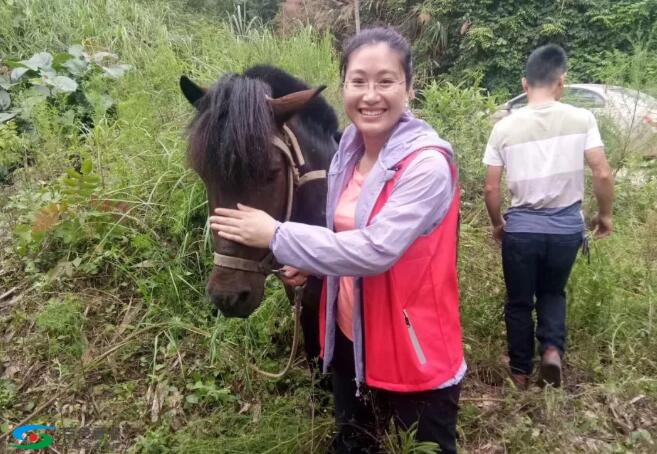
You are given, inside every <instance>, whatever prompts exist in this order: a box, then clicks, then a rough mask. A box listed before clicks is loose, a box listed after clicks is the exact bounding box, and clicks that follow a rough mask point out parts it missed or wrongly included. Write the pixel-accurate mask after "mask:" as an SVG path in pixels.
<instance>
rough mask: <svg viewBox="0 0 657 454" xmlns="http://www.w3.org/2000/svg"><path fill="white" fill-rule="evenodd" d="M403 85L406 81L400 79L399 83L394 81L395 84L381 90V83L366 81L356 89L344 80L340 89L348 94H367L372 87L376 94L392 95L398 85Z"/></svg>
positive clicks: (349, 81) (350, 82) (351, 83)
mask: <svg viewBox="0 0 657 454" xmlns="http://www.w3.org/2000/svg"><path fill="white" fill-rule="evenodd" d="M405 83H406V79H402V80H399V81H395V82H393V83H392V84H391V85H390V86H389V87H387V88H384V89H381V87H380V84H381V82H370V81H367V82H366V83H363V84H362V85H363V86H362V87H359V88H356V87H354V86H353V82H352V81H351V80H345V81H344V82H343V84H342V88H343V89H344V90H345V91H348V92H353V93H367V92H369V91H370V87H372V86H373V87H374V91H375V92H377V93H379V94H381V93H392V92H393V90H394V89H395V88H397V86H399V85H401V84H405Z"/></svg>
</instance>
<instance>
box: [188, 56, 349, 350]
mask: <svg viewBox="0 0 657 454" xmlns="http://www.w3.org/2000/svg"><path fill="white" fill-rule="evenodd" d="M180 87H181V89H182V92H183V94H184V95H185V97H186V98H187V100H188V101H189V102H190V103H192V104H193V105H194V106H195V107H196V109H197V111H196V115H195V116H194V119H193V120H192V122H191V124H190V126H189V144H188V160H189V163H190V165H191V167H192V168H193V169H194V170H195V171H196V172H197V173H198V175H199V176H200V177H201V179H202V180H203V182H204V183H205V187H206V189H207V194H208V208H209V211H210V212H211V213H212V212H213V211H214V209H215V208H217V207H230V208H235V207H236V204H237V203H238V202H239V203H243V204H245V205H249V206H252V207H255V208H258V209H261V210H264V211H266V212H267V213H269V214H270V215H271V216H272V217H274V218H275V219H278V220H285V218H286V217H289V220H292V221H298V222H304V223H308V224H315V225H324V224H325V199H326V189H327V188H326V179H325V178H322V177H321V174H320V173H319V172H318V171H322V170H323V171H326V170H327V169H328V166H329V163H330V160H331V158H332V156H333V154H334V153H335V150H336V148H337V138H338V137H339V136H338V134H339V133H338V121H337V117H336V115H335V112H334V111H333V109H331V107H330V106H329V105H328V104H327V102H326V101H325V100H324V99H323V98H322V97H321V96H320V95H319V92H320V91H321V90H322V89H323V87H322V88H319V89H309V87H308V86H307V85H306V84H304V83H303V82H301V81H300V80H298V79H296V78H294V77H292V76H291V75H289V74H287V73H286V72H284V71H282V70H280V69H277V68H274V67H271V66H264V65H261V66H254V67H252V68H250V69H248V70H247V71H245V72H244V74H242V75H237V74H229V75H224V76H223V77H221V78H220V79H219V80H218V81H217V82H216V83H215V84H214V85H213V86H212V87H210V88H209V89H205V88H201V87H199V86H198V85H196V84H195V83H193V82H192V81H191V80H189V79H188V78H187V77H185V76H183V77H182V78H181V79H180ZM297 143H298V146H297ZM290 194H291V195H290ZM286 215H287V216H286ZM213 240H214V241H213V242H214V251H215V266H214V268H213V269H212V273H211V275H210V278H209V281H208V285H207V291H208V294H209V296H210V299H211V300H212V302H213V303H214V305H215V306H216V307H217V308H218V309H219V310H221V312H222V313H223V314H224V315H225V316H227V317H248V316H249V315H250V314H251V313H252V312H253V311H254V310H255V309H256V308H257V307H258V306H259V305H260V302H261V300H262V296H263V292H264V281H265V277H266V274H267V273H268V272H270V271H271V269H272V268H274V267H275V266H277V264H274V263H273V262H272V259H273V258H272V257H271V254H270V253H269V251H267V250H263V249H256V248H250V247H246V246H242V245H239V244H237V243H233V242H231V241H227V240H225V239H221V238H219V237H218V236H217V235H216V233H215V234H213ZM320 286H321V284H320V281H319V280H318V279H316V278H314V277H311V278H309V280H308V283H307V285H306V290H305V292H304V296H303V301H302V307H303V311H302V315H301V324H302V329H303V333H304V339H305V343H304V344H305V350H306V354H307V356H308V358H309V359H312V358H314V357H316V356H317V355H318V353H319V343H318V304H319V293H320ZM286 291H287V295H288V298H291V297H292V293H293V292H292V289H289V288H287V289H286Z"/></svg>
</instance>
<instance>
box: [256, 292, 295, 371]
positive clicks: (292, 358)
mask: <svg viewBox="0 0 657 454" xmlns="http://www.w3.org/2000/svg"><path fill="white" fill-rule="evenodd" d="M305 288H306V284H303V285H299V286H297V287H294V309H293V311H294V336H293V337H292V350H291V351H290V356H289V357H288V358H287V364H286V365H285V367H284V368H283V370H281V371H280V372H278V373H276V374H274V373H272V372H267V371H264V370H262V369H259V368H258V366H255V365H253V364H249V367H250V368H251V370H253V371H254V372H257V373H259V374H260V375H263V376H265V377H267V378H276V379H278V378H282V377H284V376H285V374H287V373H288V372H289V370H290V368H291V367H292V362H293V361H294V357H295V356H296V354H297V349H298V347H299V333H300V331H301V299H302V298H303V291H304V289H305Z"/></svg>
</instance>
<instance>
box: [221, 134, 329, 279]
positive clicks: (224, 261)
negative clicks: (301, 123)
mask: <svg viewBox="0 0 657 454" xmlns="http://www.w3.org/2000/svg"><path fill="white" fill-rule="evenodd" d="M283 134H284V135H285V137H286V138H287V140H288V141H289V144H288V143H287V142H286V141H284V140H283V139H282V138H281V137H279V136H278V135H276V136H274V137H273V139H272V143H273V145H274V146H275V147H276V148H277V149H278V150H279V151H280V152H281V154H282V155H283V156H284V157H285V160H286V162H287V172H288V175H287V200H286V204H285V217H284V218H283V222H287V221H289V220H290V218H291V217H292V208H293V207H294V193H295V191H296V190H297V189H298V188H300V187H301V186H303V185H304V184H306V183H308V182H310V181H315V180H324V179H326V170H312V171H310V172H306V173H304V174H303V175H301V176H299V171H300V169H301V168H302V167H303V166H305V165H306V161H305V159H304V157H303V153H302V151H301V147H300V146H299V141H298V140H297V137H296V136H295V135H294V133H293V132H292V130H291V129H290V128H288V127H287V125H283ZM213 263H214V264H215V265H216V266H220V267H224V268H230V269H235V270H240V271H247V272H251V273H261V274H264V275H267V274H269V273H271V272H272V271H274V269H273V265H274V263H275V259H274V256H273V254H272V253H271V251H270V252H268V253H267V255H266V256H265V257H264V258H263V259H262V260H260V261H256V260H249V259H243V258H239V257H233V256H230V255H224V254H219V253H217V252H215V253H214V259H213Z"/></svg>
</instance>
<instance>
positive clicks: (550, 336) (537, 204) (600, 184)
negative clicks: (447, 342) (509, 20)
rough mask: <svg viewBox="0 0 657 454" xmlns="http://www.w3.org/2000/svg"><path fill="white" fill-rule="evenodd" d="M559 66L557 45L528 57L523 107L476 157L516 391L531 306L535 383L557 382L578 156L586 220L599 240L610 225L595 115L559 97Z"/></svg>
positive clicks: (577, 216)
mask: <svg viewBox="0 0 657 454" xmlns="http://www.w3.org/2000/svg"><path fill="white" fill-rule="evenodd" d="M566 64H567V58H566V54H565V52H564V51H563V49H562V48H561V47H559V46H557V45H552V44H550V45H546V46H542V47H539V48H538V49H536V50H535V51H534V52H532V53H531V55H530V56H529V59H528V60H527V66H526V69H525V77H524V78H523V79H522V87H523V89H524V90H525V92H526V93H527V100H528V104H527V106H526V107H523V108H521V109H519V110H518V111H516V112H514V113H513V114H511V115H509V116H508V117H506V118H504V119H502V120H501V121H500V122H498V123H497V124H496V125H495V127H494V128H493V131H492V133H491V135H490V138H489V141H488V145H487V146H486V152H485V155H484V159H483V162H484V164H486V165H487V170H486V181H485V201H486V209H487V210H488V215H489V216H490V220H491V224H492V227H493V238H494V239H495V240H496V241H497V242H498V243H501V245H502V266H503V269H504V281H505V283H506V290H507V301H506V306H505V321H506V328H507V342H508V350H509V360H510V368H511V377H512V379H513V381H514V383H515V384H516V385H517V386H518V387H519V388H523V389H524V388H527V386H528V385H529V376H530V375H531V373H532V360H533V356H534V321H533V319H532V309H534V307H535V308H536V318H537V327H536V337H537V339H538V342H539V353H540V354H541V365H540V371H539V383H540V384H551V385H553V386H555V387H558V386H560V385H561V359H562V357H563V354H564V349H565V337H566V326H565V324H566V294H565V287H566V283H567V281H568V277H569V275H570V271H571V269H572V266H573V263H574V262H575V258H576V256H577V251H578V249H579V248H580V246H581V245H582V241H585V240H584V231H585V226H584V219H583V216H582V212H581V206H582V198H583V196H584V162H586V164H587V165H588V166H589V167H590V168H591V170H592V173H593V191H594V193H595V197H596V199H597V203H598V214H597V215H596V216H595V217H594V218H593V220H592V225H593V227H594V229H595V236H596V237H597V238H603V237H606V236H608V235H609V234H610V233H611V231H612V204H613V194H614V184H613V177H612V174H611V170H610V168H609V164H608V163H607V158H606V157H605V154H604V148H603V144H602V141H601V139H600V132H599V131H598V127H597V123H596V120H595V117H594V116H593V114H592V113H591V112H589V111H587V110H585V109H581V108H577V107H573V106H570V105H568V104H562V103H560V102H559V99H560V98H561V95H562V93H563V89H564V78H565V75H566ZM503 172H506V179H507V186H508V189H509V192H510V195H511V206H510V208H509V209H508V210H507V211H506V213H505V214H504V217H502V216H501V214H500V211H501V206H502V195H501V191H500V181H501V179H502V173H503ZM534 298H536V300H534ZM534 301H535V303H534Z"/></svg>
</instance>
